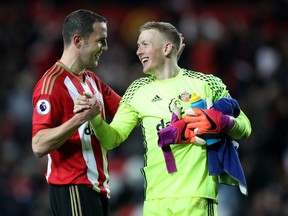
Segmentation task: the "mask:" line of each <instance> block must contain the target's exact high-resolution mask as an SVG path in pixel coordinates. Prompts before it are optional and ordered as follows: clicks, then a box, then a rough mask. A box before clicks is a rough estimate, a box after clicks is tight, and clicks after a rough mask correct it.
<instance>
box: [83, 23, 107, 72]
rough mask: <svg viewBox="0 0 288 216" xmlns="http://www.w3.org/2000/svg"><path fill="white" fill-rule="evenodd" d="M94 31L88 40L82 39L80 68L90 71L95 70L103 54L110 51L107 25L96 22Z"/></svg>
mask: <svg viewBox="0 0 288 216" xmlns="http://www.w3.org/2000/svg"><path fill="white" fill-rule="evenodd" d="M93 30H94V31H93V32H92V33H91V34H90V35H89V37H88V38H82V41H81V46H80V49H79V60H80V65H81V66H80V67H81V68H83V69H88V70H93V69H94V68H95V67H96V66H97V65H98V61H99V58H100V55H101V54H102V52H103V51H107V50H108V45H107V24H106V23H104V22H95V23H94V24H93Z"/></svg>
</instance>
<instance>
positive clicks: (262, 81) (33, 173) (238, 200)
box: [0, 0, 288, 216]
mask: <svg viewBox="0 0 288 216" xmlns="http://www.w3.org/2000/svg"><path fill="white" fill-rule="evenodd" d="M79 8H85V9H90V10H94V11H95V12H97V13H99V14H101V15H103V16H104V17H106V18H107V20H108V34H109V35H108V47H109V50H108V52H106V53H104V54H103V55H102V58H101V60H100V62H99V66H98V68H97V69H96V70H95V72H96V73H97V74H98V75H99V76H100V78H101V79H102V80H104V81H105V82H106V83H107V84H109V85H110V86H111V87H112V88H113V89H115V91H116V92H118V93H119V94H120V95H122V94H123V93H124V91H125V89H126V88H127V87H128V85H129V84H130V83H131V82H132V81H133V80H135V79H136V78H138V77H141V76H143V74H142V68H141V65H140V62H139V60H138V59H137V57H136V48H137V46H136V40H137V36H138V27H139V26H140V25H141V24H143V23H144V22H146V21H152V20H157V21H166V22H171V23H172V24H174V25H175V26H176V27H177V28H178V29H179V31H180V32H181V33H182V34H183V36H184V38H185V44H186V48H185V50H184V52H183V54H182V56H181V59H180V61H179V65H180V66H181V67H185V68H189V69H192V70H195V71H201V72H204V73H212V74H214V75H216V76H219V77H220V78H222V79H223V81H224V82H225V84H226V85H227V86H228V88H229V90H230V94H231V95H232V96H233V97H234V98H235V99H237V100H238V101H239V103H240V106H241V109H242V110H243V111H244V112H245V113H246V114H247V116H248V117H249V119H250V120H251V124H252V131H253V132H252V134H251V137H250V138H249V139H247V140H243V141H241V142H240V148H239V156H240V159H241V162H242V165H243V169H244V172H245V174H246V180H247V183H248V193H249V195H248V196H247V197H246V196H244V195H242V194H241V193H240V191H239V189H238V188H237V187H230V186H221V187H220V195H219V200H220V205H219V216H243V215H247V216H285V215H288V132H287V130H288V126H287V122H288V1H287V0H255V1H252V0H251V1H249V0H241V1H240V0H238V1H237V0H230V1H228V0H226V1H225V0H218V1H216V0H214V1H213V0H165V1H164V0H162V1H152V0H148V1H137V0H135V1H133V0H130V1H129V0H122V1H112V0H105V1H101V0H100V1H97V0H94V1H93V0H81V1H80V0H70V1H68V0H66V1H65V0H62V1H58V0H39V1H37V0H26V1H21V0H19V1H15V0H9V1H8V0H2V1H1V3H0V50H1V52H0V65H1V73H0V83H1V84H0V215H1V216H18V215H19V216H20V215H21V216H49V215H51V210H50V206H49V200H48V194H47V193H48V192H47V189H48V187H47V183H46V180H45V176H44V174H45V171H46V164H47V158H46V157H44V158H41V159H39V158H37V157H36V156H35V155H34V154H33V153H32V150H31V118H32V104H31V94H32V90H33V86H34V84H35V82H36V81H37V80H38V79H39V78H40V76H41V75H42V74H43V73H44V72H45V71H46V70H47V69H48V68H49V67H50V66H51V65H52V64H54V62H55V61H56V60H57V59H58V58H60V54H61V52H62V46H63V45H62V36H61V27H62V22H63V20H64V18H65V16H66V15H67V14H68V13H70V12H71V11H72V10H75V9H79ZM109 159H110V174H111V181H110V186H111V200H110V202H111V207H112V212H113V215H115V216H141V209H142V202H143V178H142V176H141V173H140V168H141V167H142V166H143V147H142V137H141V132H140V129H139V128H136V129H135V130H134V131H133V133H132V134H131V135H130V137H129V138H128V140H126V141H125V143H124V144H122V145H121V146H120V147H118V148H117V149H115V150H113V151H111V152H110V153H109ZM191 184H193V182H191Z"/></svg>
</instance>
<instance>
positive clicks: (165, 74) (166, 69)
mask: <svg viewBox="0 0 288 216" xmlns="http://www.w3.org/2000/svg"><path fill="white" fill-rule="evenodd" d="M179 71H180V67H179V66H178V65H177V64H172V65H164V66H163V67H162V68H161V69H159V70H156V71H155V73H154V75H155V77H156V79H158V80H165V79H171V78H173V77H175V76H177V75H178V74H179Z"/></svg>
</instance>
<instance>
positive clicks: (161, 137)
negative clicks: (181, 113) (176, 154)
mask: <svg viewBox="0 0 288 216" xmlns="http://www.w3.org/2000/svg"><path fill="white" fill-rule="evenodd" d="M191 142H193V143H198V144H205V140H203V139H201V138H200V137H197V136H195V134H194V132H193V131H190V130H189V129H188V128H187V124H186V123H185V121H184V120H183V119H179V117H178V116H177V115H176V114H175V113H174V112H173V113H172V120H171V123H170V125H169V126H168V127H166V128H164V129H162V130H159V131H158V145H159V146H160V147H163V146H165V145H170V144H185V143H191Z"/></svg>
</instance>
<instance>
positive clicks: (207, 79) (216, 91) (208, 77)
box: [183, 69, 227, 98]
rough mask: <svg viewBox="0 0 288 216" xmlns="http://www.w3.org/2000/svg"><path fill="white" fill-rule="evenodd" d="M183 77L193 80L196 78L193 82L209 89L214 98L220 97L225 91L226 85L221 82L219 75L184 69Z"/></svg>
mask: <svg viewBox="0 0 288 216" xmlns="http://www.w3.org/2000/svg"><path fill="white" fill-rule="evenodd" d="M183 77H188V78H191V79H193V80H196V81H197V82H195V83H197V85H198V86H199V87H202V88H205V89H210V91H211V92H212V95H213V97H215V98H219V97H221V95H223V94H226V93H227V87H226V85H225V84H224V83H223V81H222V80H221V79H220V78H219V77H217V76H215V75H213V74H205V73H202V72H197V71H191V70H187V69H184V70H183ZM225 92H226V93H225Z"/></svg>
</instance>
